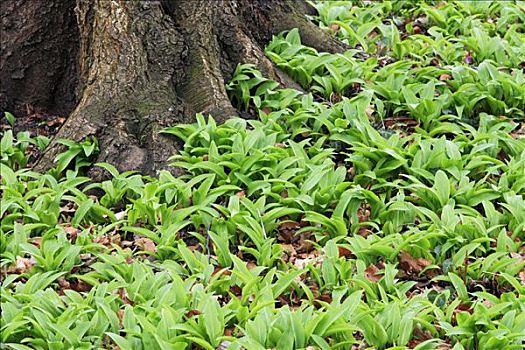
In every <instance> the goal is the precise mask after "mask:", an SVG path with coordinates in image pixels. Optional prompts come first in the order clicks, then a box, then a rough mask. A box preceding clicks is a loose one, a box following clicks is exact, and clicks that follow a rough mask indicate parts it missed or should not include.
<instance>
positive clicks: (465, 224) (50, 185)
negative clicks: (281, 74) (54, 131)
mask: <svg viewBox="0 0 525 350" xmlns="http://www.w3.org/2000/svg"><path fill="white" fill-rule="evenodd" d="M314 5H315V6H316V8H317V10H318V15H316V16H315V17H313V18H312V20H314V21H316V22H317V23H318V24H319V26H320V27H321V28H324V29H325V30H327V31H329V32H331V33H332V34H333V35H334V36H336V37H337V38H339V39H340V40H342V41H343V42H345V43H347V44H348V45H349V46H350V47H351V48H352V49H350V50H348V51H347V52H346V53H344V54H329V53H323V52H317V51H316V50H314V49H312V48H309V47H306V46H304V45H302V44H301V38H300V35H299V33H298V31H297V30H291V31H289V32H286V33H282V34H281V35H279V36H277V37H274V38H273V39H272V41H271V42H270V43H269V44H268V46H267V48H266V54H267V56H268V57H269V58H270V59H271V60H272V61H273V62H274V63H275V64H277V65H278V66H279V67H280V68H281V69H282V70H284V71H285V72H287V73H288V74H289V75H290V76H291V77H293V78H294V79H295V80H296V81H297V82H298V83H300V85H301V87H302V89H303V90H302V91H299V90H293V89H281V88H280V87H279V84H278V83H277V82H274V81H272V80H270V79H268V78H266V77H264V76H263V74H262V73H260V72H259V71H257V70H256V69H255V68H254V67H253V66H250V65H247V64H242V65H239V66H238V67H237V70H236V72H235V74H234V76H233V78H232V79H231V80H230V81H229V82H228V83H227V86H226V88H227V91H228V93H229V94H230V98H231V100H232V101H233V102H234V103H235V104H236V105H237V106H238V107H239V108H240V109H243V110H245V111H246V113H247V114H250V115H251V116H252V117H253V119H250V120H244V119H238V118H235V119H230V120H228V121H226V122H225V123H224V124H217V123H216V122H215V121H214V119H213V116H204V115H197V123H195V124H188V125H177V126H173V127H169V128H166V129H164V130H163V132H164V133H167V134H171V135H174V136H176V137H178V138H180V139H181V140H182V141H183V142H184V149H183V150H182V151H181V152H180V153H179V154H177V155H174V156H173V158H172V165H173V166H174V167H176V168H178V169H179V172H180V173H181V175H180V176H177V177H176V176H174V175H172V174H171V173H169V172H167V171H163V172H161V173H159V174H158V178H151V177H147V176H142V175H140V174H137V173H133V172H124V173H119V172H118V171H117V169H115V168H114V167H113V166H112V165H110V164H97V166H98V167H99V169H101V171H103V172H105V173H106V175H107V180H103V181H100V182H93V181H91V180H90V178H89V177H87V176H86V174H85V170H86V169H88V168H89V167H90V166H91V165H92V158H93V156H94V155H95V154H96V153H97V152H98V145H97V141H96V140H95V139H87V140H84V141H83V142H81V143H75V142H71V141H67V140H64V141H62V142H63V143H64V145H65V146H66V147H67V151H66V152H65V153H62V154H61V155H60V156H59V157H57V159H56V166H55V168H53V169H51V170H50V171H49V172H47V173H36V172H34V171H32V170H30V169H29V168H28V167H27V166H28V165H30V164H31V163H32V161H33V160H34V159H35V157H36V154H37V153H38V151H39V150H41V149H43V148H44V147H45V146H46V145H47V144H48V142H49V140H48V138H47V137H45V136H35V135H31V134H30V133H29V132H18V133H14V132H13V131H12V129H11V128H10V126H9V125H7V126H6V129H5V130H4V132H3V136H2V139H1V164H0V166H1V174H2V179H1V191H2V206H1V212H0V215H1V227H0V230H1V231H0V234H1V236H0V257H1V261H0V266H1V272H2V284H1V296H2V303H1V307H2V316H1V323H0V342H1V344H2V345H1V348H2V349H4V348H5V349H17V350H18V349H46V350H47V349H249V350H251V349H254V350H258V349H407V348H410V349H418V350H423V349H442V350H444V349H516V350H517V349H523V346H524V344H525V244H524V241H525V198H524V194H525V138H524V118H525V112H524V111H525V76H524V74H523V68H524V66H523V63H524V62H525V48H524V46H523V42H524V40H525V33H524V32H523V28H524V27H525V25H524V23H525V4H524V3H523V2H496V1H493V2H490V1H486V2H450V3H448V2H447V3H442V2H427V3H420V2H419V1H417V2H416V1H403V2H368V1H362V2H350V1H332V2H318V3H314ZM5 120H6V123H8V124H13V123H14V119H13V117H12V115H10V114H6V118H5Z"/></svg>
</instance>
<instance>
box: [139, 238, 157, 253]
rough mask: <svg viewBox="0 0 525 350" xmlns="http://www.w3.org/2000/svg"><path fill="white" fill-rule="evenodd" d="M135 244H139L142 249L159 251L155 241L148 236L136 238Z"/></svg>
mask: <svg viewBox="0 0 525 350" xmlns="http://www.w3.org/2000/svg"><path fill="white" fill-rule="evenodd" d="M135 245H137V246H138V247H139V248H140V249H142V250H143V251H146V252H152V253H155V252H156V251H157V246H156V245H155V242H153V241H152V240H151V239H149V238H146V237H140V238H137V239H135Z"/></svg>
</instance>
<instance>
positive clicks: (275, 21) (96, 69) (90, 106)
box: [0, 0, 345, 175]
mask: <svg viewBox="0 0 525 350" xmlns="http://www.w3.org/2000/svg"><path fill="white" fill-rule="evenodd" d="M310 10H311V9H309V6H308V5H307V4H306V3H304V2H302V1H300V0H298V1H277V0H231V1H226V0H224V1H220V0H214V1H209V0H208V1H206V0H178V1H176V0H163V1H129V0H112V1H109V0H76V2H75V0H40V1H37V0H35V1H31V2H27V1H21V0H8V1H7V2H3V5H2V14H1V15H0V18H1V19H2V28H1V30H2V32H1V34H2V38H4V39H3V41H2V42H3V43H2V47H1V61H0V79H1V82H2V85H1V89H0V102H1V103H2V105H1V106H0V107H2V108H3V109H11V110H15V112H16V111H19V110H20V108H21V107H22V106H23V105H24V104H26V103H30V104H32V105H34V106H36V107H40V108H43V109H46V110H47V111H51V112H55V113H64V112H65V113H66V114H69V117H68V119H67V121H66V122H65V124H64V125H63V126H62V127H61V129H60V131H59V133H58V134H57V136H56V138H68V139H73V140H77V141H80V140H81V139H83V138H85V137H88V136H95V137H97V139H98V140H99V145H100V149H101V152H100V155H99V159H98V161H103V162H109V163H112V164H114V165H115V166H117V168H118V169H119V170H121V171H124V170H131V169H133V170H139V171H141V172H143V173H145V174H150V175H155V174H156V173H157V172H158V170H160V169H166V168H167V167H166V165H167V159H168V157H169V156H171V155H173V154H174V153H175V152H176V150H177V147H178V146H180V145H177V142H176V140H174V139H170V138H169V137H168V136H164V135H160V134H159V133H158V131H159V130H160V129H161V128H163V127H165V126H168V125H174V124H177V123H188V122H192V121H193V118H194V115H195V113H197V112H203V113H206V114H211V115H213V117H214V118H215V119H216V120H218V121H224V120H226V119H227V118H228V117H231V116H235V115H236V114H237V113H236V110H235V108H234V107H233V106H232V105H231V103H230V101H229V99H228V97H227V95H226V91H225V87H224V83H225V81H227V80H228V79H229V78H230V77H231V74H232V72H233V70H234V69H235V67H236V65H237V64H238V63H252V64H255V65H256V66H257V67H258V68H259V69H260V70H261V71H262V72H263V73H264V74H265V75H267V76H268V77H270V78H272V79H275V80H277V81H279V82H280V83H281V84H282V85H283V86H290V85H292V84H293V82H292V81H291V80H290V79H289V78H288V77H287V76H286V75H285V74H284V73H283V72H281V71H279V70H278V69H276V68H275V67H274V66H273V65H272V63H271V62H270V61H269V60H268V59H267V58H266V57H265V55H264V51H263V47H264V45H265V44H266V43H267V42H268V41H269V40H270V39H271V36H272V35H274V34H277V33H279V32H281V31H283V30H286V29H291V28H296V27H297V28H299V30H300V33H301V36H302V38H303V41H304V42H305V44H306V45H309V46H313V47H315V48H317V49H319V50H322V51H330V52H340V51H343V50H344V49H345V47H344V46H343V44H341V43H339V42H338V41H336V40H335V39H332V37H331V36H330V35H328V34H327V33H325V32H323V31H321V30H320V29H319V28H318V27H317V26H315V25H314V24H313V23H311V22H309V21H308V20H307V18H306V17H305V14H307V13H308V11H310ZM60 151H61V146H60V144H58V143H57V142H56V141H52V142H51V144H50V146H49V147H48V149H47V150H46V151H45V152H44V154H43V156H42V158H41V160H40V161H39V162H38V164H37V169H38V170H42V169H45V168H47V167H49V166H50V165H51V164H52V160H53V159H54V157H55V156H56V155H57V154H58V152H60Z"/></svg>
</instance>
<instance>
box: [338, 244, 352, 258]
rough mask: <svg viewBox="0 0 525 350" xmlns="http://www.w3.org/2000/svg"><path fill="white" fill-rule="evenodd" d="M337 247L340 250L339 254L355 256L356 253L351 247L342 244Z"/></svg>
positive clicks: (349, 256) (346, 256)
mask: <svg viewBox="0 0 525 350" xmlns="http://www.w3.org/2000/svg"><path fill="white" fill-rule="evenodd" d="M337 249H338V250H339V256H341V257H344V258H355V255H354V253H352V252H351V251H350V250H349V249H346V248H345V247H341V246H338V247H337Z"/></svg>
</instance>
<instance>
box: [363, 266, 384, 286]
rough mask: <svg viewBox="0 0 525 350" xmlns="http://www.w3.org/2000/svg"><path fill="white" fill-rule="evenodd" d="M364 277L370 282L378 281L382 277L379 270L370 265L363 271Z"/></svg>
mask: <svg viewBox="0 0 525 350" xmlns="http://www.w3.org/2000/svg"><path fill="white" fill-rule="evenodd" d="M365 277H366V278H367V279H368V280H369V281H371V282H374V283H375V282H377V281H379V280H380V279H381V278H382V277H383V276H382V275H381V274H379V269H378V268H377V266H375V265H374V264H370V265H369V266H368V267H367V268H366V269H365Z"/></svg>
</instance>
